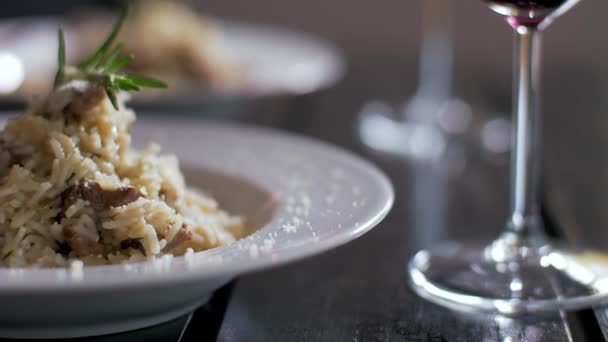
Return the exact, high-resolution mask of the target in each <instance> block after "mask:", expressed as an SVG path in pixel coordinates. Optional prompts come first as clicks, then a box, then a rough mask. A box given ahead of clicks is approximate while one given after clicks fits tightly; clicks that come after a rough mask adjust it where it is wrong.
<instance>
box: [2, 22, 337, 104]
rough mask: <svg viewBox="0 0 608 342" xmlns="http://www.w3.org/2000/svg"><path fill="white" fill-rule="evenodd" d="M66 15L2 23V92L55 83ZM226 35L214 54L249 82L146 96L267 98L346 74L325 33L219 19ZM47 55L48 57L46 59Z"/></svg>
mask: <svg viewBox="0 0 608 342" xmlns="http://www.w3.org/2000/svg"><path fill="white" fill-rule="evenodd" d="M60 24H61V20H59V19H57V18H52V17H39V18H35V17H31V18H20V19H18V20H4V21H1V22H0V95H2V94H5V95H7V94H10V93H11V92H12V90H11V89H16V87H15V85H16V86H19V84H21V83H20V80H21V81H23V79H24V78H26V79H28V80H36V79H41V80H43V82H44V83H43V84H50V81H51V79H52V77H53V74H54V72H55V70H56V67H57V60H56V55H57V28H58V27H59V25H60ZM217 25H218V26H219V28H220V30H219V32H220V35H219V36H218V39H216V40H215V42H214V49H213V51H214V53H215V54H216V55H219V56H224V57H225V58H226V59H228V60H229V62H231V63H233V64H234V65H235V66H237V67H240V68H241V67H242V68H243V73H244V74H243V84H242V86H240V87H238V88H237V89H235V90H232V91H230V92H223V93H221V92H216V93H213V92H210V91H209V90H205V89H203V88H200V89H192V90H191V91H188V92H187V93H184V92H180V93H171V92H167V93H166V94H167V95H166V96H165V95H163V96H159V97H158V98H156V97H152V98H150V99H147V98H142V99H140V101H142V102H144V101H153V100H155V99H157V100H167V99H170V98H171V97H174V100H177V99H179V100H180V101H184V100H190V101H197V102H199V103H200V102H201V101H205V100H206V101H210V100H214V99H217V98H218V97H264V96H275V95H285V94H288V95H289V94H292V95H298V94H306V93H310V92H314V91H317V90H320V89H323V88H326V87H329V86H331V85H333V84H335V83H336V82H337V81H338V80H340V78H341V77H342V75H343V74H344V68H345V63H344V59H343V57H342V55H341V53H340V52H339V51H338V49H337V48H336V47H335V46H334V45H333V44H331V43H329V42H327V41H325V40H324V39H321V38H319V37H316V36H313V35H310V34H305V33H300V32H293V31H289V30H286V29H283V28H278V27H273V26H269V25H262V24H254V23H245V22H238V21H217ZM62 26H63V27H64V30H65V31H66V33H65V34H66V40H67V42H66V45H67V52H68V55H72V56H73V54H74V52H75V51H77V49H78V47H77V46H75V42H74V39H71V38H73V34H72V33H71V31H70V28H69V25H66V24H63V25H62ZM41 56H43V58H41Z"/></svg>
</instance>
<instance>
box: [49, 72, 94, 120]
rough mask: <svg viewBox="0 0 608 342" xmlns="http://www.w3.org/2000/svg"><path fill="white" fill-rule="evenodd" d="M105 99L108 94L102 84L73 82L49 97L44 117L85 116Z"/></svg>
mask: <svg viewBox="0 0 608 342" xmlns="http://www.w3.org/2000/svg"><path fill="white" fill-rule="evenodd" d="M105 97H106V93H105V90H104V88H103V86H102V85H101V83H92V82H87V81H82V80H76V81H71V82H68V83H66V84H64V85H62V86H61V87H59V88H57V89H56V90H54V91H53V92H52V93H51V94H50V95H49V97H48V98H47V100H46V103H45V105H44V107H43V109H42V115H43V116H45V117H47V118H53V117H54V116H56V115H59V114H64V115H70V116H80V115H85V114H86V113H88V112H89V111H91V110H92V109H94V108H95V107H97V106H98V105H99V104H100V103H101V102H102V101H103V100H104V99H105Z"/></svg>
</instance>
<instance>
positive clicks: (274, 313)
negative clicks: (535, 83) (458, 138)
mask: <svg viewBox="0 0 608 342" xmlns="http://www.w3.org/2000/svg"><path fill="white" fill-rule="evenodd" d="M370 59H371V58H370ZM361 60H363V61H365V59H364V58H361ZM394 62H395V63H398V62H397V61H394ZM393 67H394V68H395V70H398V66H397V64H395V65H393ZM384 68H386V69H387V70H389V69H390V68H391V65H390V63H387V61H384ZM375 71H376V72H378V69H376V70H375ZM380 74H381V75H382V74H383V73H381V72H380ZM374 77H377V74H376V75H375V74H374V72H373V71H370V69H369V64H368V63H365V62H363V63H361V64H352V65H351V70H350V73H349V76H348V77H347V79H346V80H345V81H344V83H342V84H341V85H340V86H338V87H337V88H335V89H333V90H331V91H329V92H327V94H325V95H323V96H321V97H316V98H315V100H314V101H313V106H312V107H307V108H305V109H302V108H300V110H299V111H294V113H295V114H294V115H295V117H289V118H286V119H285V120H284V121H282V122H281V123H280V125H282V126H284V127H286V128H287V129H291V130H295V131H299V132H304V133H306V134H309V135H312V136H316V137H319V138H320V139H323V140H326V141H329V142H333V143H336V144H339V145H341V146H343V147H345V148H348V149H351V150H353V151H355V152H357V153H360V154H362V155H363V156H365V157H367V158H369V159H370V160H372V161H374V162H375V163H377V165H379V166H380V167H381V168H382V169H383V170H384V171H385V172H386V173H387V174H388V175H389V177H390V178H391V180H392V182H393V184H394V186H395V189H396V195H397V196H396V202H395V205H394V208H393V210H392V212H391V213H390V214H389V216H388V217H387V218H386V220H385V221H384V222H382V223H381V224H380V225H378V227H376V228H375V229H373V230H372V231H371V232H369V233H368V234H366V235H365V236H363V237H362V238H360V239H358V240H356V241H354V242H352V243H350V244H348V245H346V246H344V247H341V248H338V249H336V250H334V251H331V252H329V253H326V254H324V255H321V256H318V257H315V258H312V259H309V260H306V261H302V262H299V263H296V264H292V265H288V266H285V267H281V268H279V269H274V270H270V271H266V272H262V273H258V274H253V275H248V276H245V277H242V278H241V279H239V280H238V281H237V282H236V284H235V286H234V288H233V292H232V295H231V297H230V300H229V303H228V307H227V309H226V313H225V316H224V319H223V322H222V325H221V329H220V331H219V335H218V340H220V341H520V340H525V341H581V340H582V341H585V340H587V341H601V340H603V336H602V329H601V327H602V326H604V325H603V324H604V321H603V320H604V315H603V313H602V310H601V309H597V310H596V312H595V313H594V312H593V311H581V312H574V313H567V314H566V313H563V312H559V313H555V314H552V315H547V316H543V317H527V318H521V319H509V318H505V317H491V316H478V317H476V316H470V315H464V314H462V313H455V312H452V311H449V310H446V309H444V308H440V307H438V306H435V305H433V304H430V303H428V302H426V301H424V300H422V299H420V298H418V297H417V296H416V295H415V294H414V293H413V292H412V291H411V290H410V289H409V288H408V286H407V284H406V271H405V266H406V262H407V260H408V259H409V258H410V257H411V256H412V255H413V253H415V252H416V251H417V250H419V249H421V248H424V247H426V246H429V245H431V244H433V243H435V242H437V241H440V240H444V239H460V240H473V239H475V240H486V241H489V240H490V239H491V238H493V237H494V236H495V235H496V234H497V233H498V232H499V231H500V229H502V227H503V223H504V220H505V217H506V215H507V203H508V163H506V158H498V159H496V158H494V159H488V158H484V155H483V154H481V153H479V151H478V150H477V148H476V146H475V140H474V139H473V143H469V144H467V145H465V146H463V150H464V151H465V154H466V156H467V158H466V160H467V164H466V168H465V169H464V171H462V172H460V173H458V174H446V172H444V169H445V167H444V166H443V165H439V166H429V165H420V164H415V163H412V162H406V161H403V160H398V159H391V158H387V157H386V156H380V155H378V154H375V153H373V152H370V151H368V150H366V149H364V148H363V147H362V146H361V144H360V143H359V142H358V140H357V138H356V135H355V130H354V125H355V122H356V115H357V113H358V110H359V109H360V106H361V104H362V101H364V100H366V99H369V96H370V95H369V93H370V91H369V88H368V87H369V86H370V85H372V84H373V85H374V86H375V87H376V88H375V89H374V90H375V91H376V92H378V93H379V94H382V93H383V92H384V94H389V97H390V94H391V93H392V92H395V89H398V84H399V83H398V82H393V80H391V79H390V77H387V78H385V79H383V80H382V79H377V80H374ZM560 77H563V75H561V76H560ZM576 77H583V78H584V76H572V79H573V80H576ZM549 81H551V78H550V77H549ZM549 83H552V82H549ZM378 87H379V88H381V89H378ZM404 87H406V88H407V85H405V86H404ZM382 88H384V89H382ZM548 88H549V89H548V91H547V93H548V96H551V94H552V93H559V92H560V89H559V87H554V88H551V87H548ZM561 91H562V92H563V91H564V90H563V89H562V90H561ZM404 93H405V92H404ZM395 95H396V93H395ZM507 96H508V95H507ZM574 98H575V99H576V97H574ZM473 106H474V108H475V104H473ZM546 107H547V108H546V110H547V111H551V113H552V114H551V115H552V116H551V117H549V118H548V119H547V124H546V138H545V144H546V145H547V151H546V154H545V160H546V163H545V166H546V167H545V169H546V172H545V176H546V177H545V179H546V181H545V189H546V191H545V194H546V195H545V196H546V202H545V206H546V212H547V221H548V222H547V225H548V226H549V227H551V228H553V231H552V233H553V234H558V235H559V237H561V238H567V239H569V240H572V241H576V242H577V243H581V244H591V245H593V244H594V245H595V246H596V247H602V245H603V246H604V247H605V246H606V244H605V243H604V244H602V242H601V238H602V237H604V236H606V233H602V232H601V230H600V229H599V227H598V226H597V225H598V224H601V222H606V219H608V217H606V216H605V215H606V214H605V211H604V210H602V206H603V203H602V201H601V200H599V196H601V193H602V191H601V190H602V186H603V187H604V188H605V187H606V185H608V184H602V183H601V182H600V181H597V179H598V178H590V177H601V175H602V174H601V172H602V170H604V169H605V168H606V165H607V164H606V162H607V161H608V160H607V158H606V157H604V158H602V154H604V155H605V153H602V149H601V148H600V146H602V145H601V143H602V140H604V139H603V137H602V129H601V128H599V127H598V124H599V123H601V121H602V116H601V110H600V108H598V107H597V105H595V106H593V105H590V106H584V105H581V104H580V103H579V101H577V100H572V101H568V100H565V101H561V102H560V103H554V104H551V105H547V106H546ZM475 109H477V110H476V111H475V113H476V114H475V115H476V118H477V119H478V120H479V121H481V122H483V121H484V120H486V119H487V118H489V115H488V113H486V112H484V111H483V108H475ZM499 109H500V108H499ZM502 109H503V110H502V112H505V111H508V107H507V108H502ZM571 110H578V111H587V112H589V114H586V115H588V116H587V118H586V119H585V120H567V119H568V118H569V114H570V113H571V112H570V111H571ZM493 112H496V111H493ZM498 112H501V110H498ZM600 127H601V126H600ZM468 134H469V135H472V136H474V135H475V134H476V133H475V132H469V133H468ZM604 143H605V142H604ZM592 146H596V147H597V148H596V149H592V148H591V147H592ZM603 146H605V145H603ZM503 157H504V156H503ZM583 174H584V176H585V177H582V176H583ZM594 179H595V180H594ZM600 179H601V178H600ZM603 183H606V182H603ZM594 199H596V200H597V201H595V200H594ZM602 219H603V221H602ZM590 233H592V234H593V236H590ZM598 241H599V242H598ZM598 321H599V322H600V324H599V325H598V323H597V322H598ZM607 327H608V326H607Z"/></svg>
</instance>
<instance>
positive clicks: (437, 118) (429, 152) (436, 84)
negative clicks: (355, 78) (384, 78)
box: [358, 0, 471, 162]
mask: <svg viewBox="0 0 608 342" xmlns="http://www.w3.org/2000/svg"><path fill="white" fill-rule="evenodd" d="M450 3H451V0H425V1H423V2H422V6H423V8H422V31H421V32H422V37H421V48H420V58H419V60H420V62H419V76H418V77H419V78H418V89H417V90H416V92H415V93H414V95H413V96H412V97H410V98H409V99H408V100H407V101H406V102H405V103H404V104H403V106H402V108H401V109H400V110H395V109H393V107H392V106H390V105H388V104H387V103H385V102H382V101H372V102H369V103H367V104H366V105H365V106H364V107H363V109H362V110H361V113H360V117H359V122H358V134H359V137H360V138H361V141H362V142H363V143H364V144H365V145H367V146H368V147H369V148H371V149H373V150H376V151H379V152H383V153H388V154H393V155H397V156H401V157H404V158H406V159H410V160H414V161H431V162H432V161H436V160H437V159H439V158H440V157H442V155H443V154H444V153H445V152H446V147H447V145H448V143H449V141H448V140H449V138H450V137H449V135H450V134H460V133H462V132H464V131H465V130H466V129H467V128H468V126H469V124H470V121H471V114H470V111H471V109H470V107H469V106H468V104H467V103H465V102H464V101H463V100H461V99H459V98H455V97H453V96H452V95H451V86H452V85H451V83H452V65H453V56H452V55H453V51H452V38H451V37H450V31H451V30H450V26H451V15H450Z"/></svg>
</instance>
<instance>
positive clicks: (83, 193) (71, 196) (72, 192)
mask: <svg viewBox="0 0 608 342" xmlns="http://www.w3.org/2000/svg"><path fill="white" fill-rule="evenodd" d="M140 197H144V195H143V194H142V193H141V192H139V191H138V190H137V189H135V188H133V187H130V186H127V187H120V188H116V189H112V190H106V189H103V188H102V187H101V185H99V183H97V182H95V181H92V180H89V179H82V180H81V181H80V182H78V184H76V185H75V186H73V187H71V188H70V189H68V190H66V191H65V192H64V193H63V194H62V198H63V207H62V214H63V215H62V216H65V212H66V211H67V210H68V208H69V207H70V206H71V205H72V204H74V203H75V202H76V201H77V200H78V199H83V200H85V201H88V202H89V203H90V204H91V206H92V207H93V209H95V210H98V211H102V210H108V209H110V208H113V207H120V206H123V205H127V204H129V203H132V202H135V201H136V200H137V199H138V198H140Z"/></svg>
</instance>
